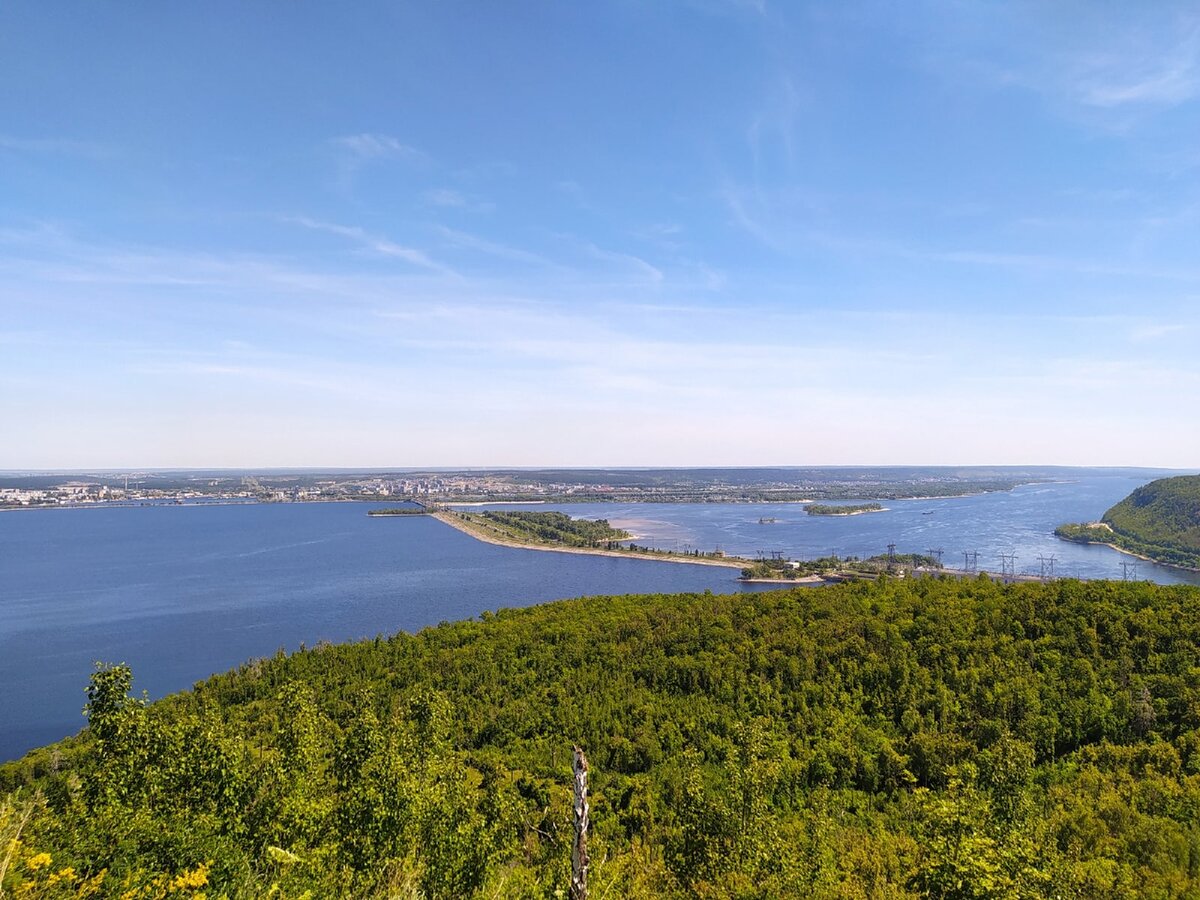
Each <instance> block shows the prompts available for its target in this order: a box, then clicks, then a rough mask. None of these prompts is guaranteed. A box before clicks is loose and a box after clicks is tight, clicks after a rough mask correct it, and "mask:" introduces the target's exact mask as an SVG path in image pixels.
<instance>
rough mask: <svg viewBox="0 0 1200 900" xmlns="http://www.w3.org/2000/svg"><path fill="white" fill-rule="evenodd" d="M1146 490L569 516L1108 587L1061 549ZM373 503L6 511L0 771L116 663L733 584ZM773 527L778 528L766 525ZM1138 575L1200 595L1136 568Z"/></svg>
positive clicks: (1092, 563) (1082, 550) (206, 659)
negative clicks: (538, 547) (1010, 570)
mask: <svg viewBox="0 0 1200 900" xmlns="http://www.w3.org/2000/svg"><path fill="white" fill-rule="evenodd" d="M1142 483H1144V482H1143V481H1142V480H1137V479H1130V478H1124V477H1114V476H1108V477H1095V478H1091V477H1089V478H1085V479H1082V480H1080V481H1076V482H1072V483H1069V484H1044V485H1027V486H1023V487H1019V488H1017V489H1016V490H1014V491H1012V492H1009V493H997V494H985V495H980V496H975V497H965V498H959V499H952V500H947V499H942V500H908V501H887V502H886V503H885V506H887V507H888V509H887V510H886V511H884V512H879V513H870V514H866V515H857V516H847V517H821V516H808V515H806V514H805V513H804V509H803V507H802V506H801V505H798V504H737V505H700V504H662V505H660V504H594V503H593V504H565V505H553V506H550V505H547V506H539V507H526V508H530V509H562V510H564V511H567V512H570V513H571V514H573V515H578V516H586V517H588V518H608V519H609V520H610V521H611V522H612V523H613V524H615V525H620V526H622V527H625V528H627V529H628V530H630V531H631V532H633V533H634V534H636V535H637V536H638V543H644V544H649V545H652V546H658V547H663V548H668V549H701V550H711V549H715V548H717V547H720V548H721V549H722V550H724V551H726V552H727V553H731V554H738V555H751V556H753V555H756V554H757V553H759V552H760V551H761V552H763V553H769V552H770V551H774V550H778V551H782V552H783V553H785V554H786V555H788V556H791V557H793V558H804V557H814V556H821V555H825V554H827V553H829V552H831V551H836V552H837V553H838V554H840V555H843V556H844V555H851V554H852V555H858V556H868V555H871V554H875V553H882V552H885V549H886V546H887V544H889V543H895V544H896V549H897V552H901V553H906V552H914V551H920V552H924V551H925V550H927V549H929V548H938V547H940V548H942V549H943V550H944V551H945V555H944V562H945V563H946V564H947V565H961V563H962V553H963V551H972V550H973V551H977V552H978V562H979V567H980V568H986V569H989V570H991V571H999V569H1000V560H999V554H1000V553H1015V554H1016V556H1017V563H1016V565H1017V569H1018V571H1033V572H1038V571H1040V567H1041V565H1042V564H1041V563H1040V562H1039V561H1038V560H1037V557H1038V556H1039V555H1041V556H1044V557H1049V556H1050V555H1052V554H1053V555H1055V556H1056V557H1057V559H1056V561H1055V564H1054V565H1055V574H1058V575H1072V576H1082V577H1089V578H1120V577H1121V576H1122V571H1121V568H1120V563H1121V561H1122V560H1125V561H1131V559H1132V558H1131V557H1127V556H1124V555H1122V554H1118V553H1116V552H1115V551H1112V550H1109V549H1107V548H1103V547H1083V546H1079V545H1074V544H1067V543H1064V542H1061V541H1058V540H1056V539H1055V538H1054V537H1053V535H1052V534H1051V532H1052V530H1053V528H1054V526H1055V525H1056V524H1058V523H1060V522H1066V521H1085V520H1092V519H1096V518H1098V517H1099V516H1100V515H1101V514H1102V513H1103V512H1104V510H1106V509H1107V508H1108V507H1109V506H1111V505H1112V504H1113V503H1115V502H1116V501H1117V500H1119V499H1121V498H1122V497H1124V496H1125V495H1126V494H1128V493H1129V491H1131V490H1132V489H1133V488H1135V487H1137V486H1138V485H1139V484H1142ZM370 508H371V505H369V504H359V503H313V504H305V503H296V504H277V505H231V506H164V507H141V508H91V509H71V510H65V509H64V510H29V511H16V512H7V513H0V760H4V759H9V758H13V757H15V756H18V755H19V754H21V753H23V752H24V751H25V750H27V749H29V748H31V747H35V746H38V745H40V744H44V743H47V742H50V741H53V740H56V739H58V738H60V737H63V736H65V735H67V734H71V733H73V732H75V731H77V730H78V729H79V728H80V727H81V726H82V725H83V718H82V716H81V709H82V707H83V704H84V700H85V697H84V688H85V686H86V683H87V678H88V673H89V672H90V671H91V667H92V662H93V661H94V660H104V661H110V662H127V663H129V664H130V665H132V666H133V671H134V678H135V687H136V688H137V689H138V690H141V689H143V688H144V689H146V690H147V691H149V693H150V695H151V696H152V697H158V696H162V695H163V694H166V693H170V692H172V691H177V690H181V689H183V688H187V687H190V686H191V685H192V684H193V683H194V682H195V681H197V680H199V679H202V678H205V677H207V676H208V675H210V674H212V673H214V672H219V671H223V670H225V669H228V668H230V667H232V666H236V665H238V664H239V663H241V662H243V661H245V660H247V659H251V658H254V657H258V656H266V655H269V654H271V653H273V652H275V651H276V650H277V649H279V648H284V649H288V650H292V649H295V648H296V647H298V646H299V645H300V644H301V643H308V644H310V645H311V644H314V643H316V642H317V641H320V640H329V641H344V640H351V639H354V638H360V637H370V636H373V635H376V634H380V633H384V634H387V633H391V632H395V631H398V630H407V631H415V630H417V629H420V628H423V627H425V626H428V625H434V624H437V623H438V622H441V621H450V620H454V619H463V618H468V617H471V616H476V615H478V614H479V613H481V612H483V611H484V610H494V609H497V608H499V607H504V606H524V605H528V604H531V603H539V602H543V601H547V600H553V599H557V598H562V597H574V596H581V595H584V594H618V593H653V592H661V591H703V590H713V591H726V592H727V591H736V590H747V589H762V586H746V585H740V584H739V583H738V582H737V581H736V580H735V579H736V578H737V574H738V573H737V570H736V569H728V568H717V567H711V566H695V565H681V564H672V563H664V562H652V561H644V560H635V559H614V558H611V557H598V556H582V555H568V554H561V553H545V552H538V551H531V550H515V549H510V548H507V547H497V546H493V545H490V544H484V543H481V542H479V541H476V540H474V539H472V538H470V537H468V536H466V535H464V534H462V533H460V532H458V531H456V530H454V529H452V528H449V527H448V526H446V525H443V524H442V523H440V522H437V521H435V520H433V519H429V518H424V517H411V518H369V517H368V516H367V515H366V512H367V510H368V509H370ZM766 519H774V520H775V521H774V522H772V523H766V522H762V523H760V520H766ZM1137 577H1139V578H1150V579H1153V580H1155V581H1160V582H1165V583H1166V582H1180V581H1188V582H1192V583H1200V576H1194V575H1191V574H1189V573H1182V572H1177V571H1174V570H1172V569H1166V568H1162V567H1159V566H1153V565H1150V564H1148V563H1139V566H1138V569H1137Z"/></svg>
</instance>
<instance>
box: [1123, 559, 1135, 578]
mask: <svg viewBox="0 0 1200 900" xmlns="http://www.w3.org/2000/svg"><path fill="white" fill-rule="evenodd" d="M1137 567H1138V564H1137V563H1134V562H1123V563H1121V580H1122V581H1134V580H1136V579H1137Z"/></svg>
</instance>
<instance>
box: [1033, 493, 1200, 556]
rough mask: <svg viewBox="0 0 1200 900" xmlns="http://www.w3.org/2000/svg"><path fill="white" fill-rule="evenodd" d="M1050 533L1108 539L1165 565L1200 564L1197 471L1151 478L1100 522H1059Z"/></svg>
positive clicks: (1074, 538)
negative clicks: (1168, 476)
mask: <svg viewBox="0 0 1200 900" xmlns="http://www.w3.org/2000/svg"><path fill="white" fill-rule="evenodd" d="M1054 533H1055V534H1056V535H1058V536H1059V537H1060V538H1063V539H1064V540H1068V541H1076V542H1077V543H1085V544H1087V543H1096V544H1108V545H1110V546H1113V547H1116V548H1117V549H1118V550H1125V551H1127V552H1129V553H1133V554H1136V555H1138V556H1143V557H1145V558H1147V559H1151V560H1154V561H1155V562H1159V563H1164V564H1166V565H1171V566H1179V567H1182V568H1190V569H1195V568H1200V475H1181V476H1178V477H1175V478H1160V479H1158V480H1157V481H1152V482H1150V483H1149V484H1146V485H1143V486H1142V487H1140V488H1138V489H1137V490H1135V491H1134V492H1133V493H1131V494H1130V495H1129V496H1128V497H1126V498H1125V499H1124V500H1122V501H1121V502H1120V503H1118V504H1117V505H1116V506H1114V507H1112V508H1111V509H1110V510H1108V512H1106V513H1105V514H1104V516H1103V517H1102V518H1101V519H1100V521H1099V522H1088V523H1082V524H1073V525H1060V526H1059V527H1058V528H1057V529H1055V532H1054Z"/></svg>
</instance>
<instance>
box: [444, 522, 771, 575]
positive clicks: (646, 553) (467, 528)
mask: <svg viewBox="0 0 1200 900" xmlns="http://www.w3.org/2000/svg"><path fill="white" fill-rule="evenodd" d="M432 516H433V518H435V519H437V520H438V521H439V522H443V523H445V524H446V525H449V526H450V527H451V528H457V529H458V530H459V531H461V532H463V533H464V534H469V535H470V536H471V537H473V538H475V539H476V540H480V541H484V542H485V543H488V544H498V545H500V546H502V547H516V548H518V549H521V550H549V551H551V552H553V553H578V554H584V555H587V556H616V557H620V558H621V559H651V560H658V561H660V562H674V563H689V564H691V565H698V566H722V567H724V568H727V569H743V568H745V567H746V566H747V565H749V564H750V563H751V562H753V561H752V560H748V559H741V558H739V557H734V556H688V555H686V554H683V553H672V552H671V551H669V550H651V549H649V548H638V549H636V550H633V549H629V548H625V547H621V548H619V549H609V548H608V547H573V546H567V545H565V544H557V543H550V542H547V541H539V540H538V539H537V537H536V535H534V534H533V533H532V532H526V533H522V534H520V535H519V536H518V535H517V534H516V533H514V532H513V531H511V530H509V529H507V528H504V527H502V526H500V525H498V524H497V523H494V522H492V521H490V520H489V519H488V518H487V517H486V516H484V515H482V514H479V513H464V512H458V511H453V510H445V509H441V510H437V511H436V512H434V513H432ZM619 535H620V536H619V537H617V536H614V537H613V546H614V547H616V544H615V541H616V540H627V539H628V538H629V537H630V536H629V535H628V534H626V533H625V532H619Z"/></svg>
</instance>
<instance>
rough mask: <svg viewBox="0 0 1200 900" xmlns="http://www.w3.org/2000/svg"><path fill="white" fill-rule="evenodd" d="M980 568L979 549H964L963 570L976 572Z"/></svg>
mask: <svg viewBox="0 0 1200 900" xmlns="http://www.w3.org/2000/svg"><path fill="white" fill-rule="evenodd" d="M978 568H979V551H978V550H964V551H963V571H965V572H974V571H975V570H976V569H978Z"/></svg>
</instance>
